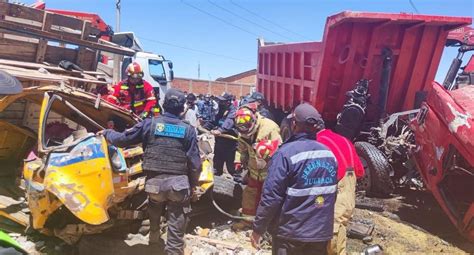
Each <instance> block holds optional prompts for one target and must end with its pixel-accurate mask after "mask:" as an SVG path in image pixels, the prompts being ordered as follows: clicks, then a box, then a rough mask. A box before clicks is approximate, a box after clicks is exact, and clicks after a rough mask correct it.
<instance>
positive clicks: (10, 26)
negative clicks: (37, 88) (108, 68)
mask: <svg viewBox="0 0 474 255" xmlns="http://www.w3.org/2000/svg"><path fill="white" fill-rule="evenodd" d="M0 28H3V29H6V30H9V31H16V32H20V33H23V34H27V35H30V36H32V37H36V38H44V39H48V40H52V41H57V42H63V43H69V44H75V45H78V46H84V47H88V48H91V49H96V50H102V51H106V52H112V53H115V54H120V55H126V56H133V55H134V54H135V51H133V50H131V49H127V48H124V47H119V46H112V45H103V44H99V43H94V42H90V41H85V40H81V39H79V38H74V37H72V36H69V35H65V34H63V35H58V34H54V33H52V32H47V31H41V30H37V29H32V28H28V27H23V26H21V25H18V24H15V23H13V22H9V21H3V20H0Z"/></svg>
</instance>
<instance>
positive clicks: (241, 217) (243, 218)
mask: <svg viewBox="0 0 474 255" xmlns="http://www.w3.org/2000/svg"><path fill="white" fill-rule="evenodd" d="M197 129H198V130H199V131H200V132H201V133H205V134H211V132H209V130H206V129H204V128H202V127H198V128H197ZM215 136H217V137H222V138H226V139H230V140H234V141H236V140H237V139H238V138H237V137H235V136H233V135H229V134H219V135H215ZM213 189H214V186H213V187H212V188H211V189H210V197H211V201H212V205H214V207H215V208H216V209H217V211H219V212H220V213H222V214H223V215H225V216H227V217H229V218H231V219H234V220H245V221H253V217H248V216H238V215H233V214H230V213H228V212H226V211H225V210H224V209H222V207H220V206H219V205H218V204H217V202H216V200H215V199H214V195H213V193H214V192H213V191H214V190H213Z"/></svg>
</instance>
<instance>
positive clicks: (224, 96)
mask: <svg viewBox="0 0 474 255" xmlns="http://www.w3.org/2000/svg"><path fill="white" fill-rule="evenodd" d="M233 98H234V97H233V96H232V95H231V94H229V93H227V92H224V93H223V94H222V95H221V96H218V97H217V99H218V100H219V101H230V100H232V99H233Z"/></svg>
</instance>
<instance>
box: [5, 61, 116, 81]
mask: <svg viewBox="0 0 474 255" xmlns="http://www.w3.org/2000/svg"><path fill="white" fill-rule="evenodd" d="M0 69H1V70H4V71H5V72H7V73H9V74H11V75H13V76H16V77H21V78H25V79H32V80H43V81H51V82H60V81H67V80H69V81H78V82H86V83H92V84H107V82H105V81H99V80H90V79H83V78H78V77H73V76H65V75H58V74H43V73H41V72H39V71H35V70H30V69H24V68H19V67H12V66H7V65H0Z"/></svg>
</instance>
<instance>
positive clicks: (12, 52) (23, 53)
mask: <svg viewBox="0 0 474 255" xmlns="http://www.w3.org/2000/svg"><path fill="white" fill-rule="evenodd" d="M36 47H37V46H36V44H34V43H27V42H20V41H15V40H11V39H6V38H1V39H0V56H1V57H2V58H5V59H15V60H19V61H27V62H34V61H35V54H36Z"/></svg>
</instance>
